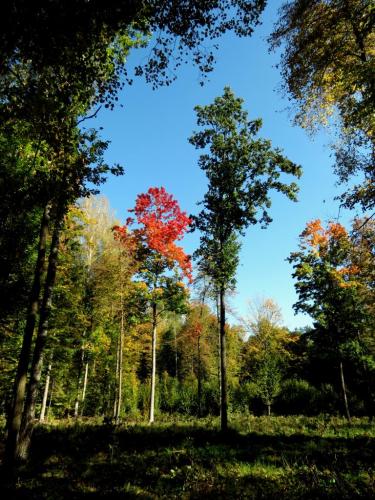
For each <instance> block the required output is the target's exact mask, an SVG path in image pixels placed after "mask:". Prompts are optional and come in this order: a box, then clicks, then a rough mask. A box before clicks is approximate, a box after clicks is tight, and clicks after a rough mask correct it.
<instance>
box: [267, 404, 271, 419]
mask: <svg viewBox="0 0 375 500" xmlns="http://www.w3.org/2000/svg"><path fill="white" fill-rule="evenodd" d="M267 415H268V416H269V417H270V416H271V403H267Z"/></svg>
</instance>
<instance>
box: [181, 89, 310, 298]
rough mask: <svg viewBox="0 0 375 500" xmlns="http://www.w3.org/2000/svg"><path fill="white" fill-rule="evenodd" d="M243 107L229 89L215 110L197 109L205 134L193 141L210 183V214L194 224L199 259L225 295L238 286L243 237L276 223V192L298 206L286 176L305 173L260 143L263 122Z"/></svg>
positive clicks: (204, 212)
mask: <svg viewBox="0 0 375 500" xmlns="http://www.w3.org/2000/svg"><path fill="white" fill-rule="evenodd" d="M242 105H243V100H242V99H239V98H236V97H235V95H234V94H233V92H232V91H231V90H230V89H229V88H228V87H226V88H225V89H224V93H223V96H221V97H217V98H216V99H215V101H214V103H213V104H211V105H208V106H197V107H196V108H195V110H196V113H197V118H198V120H197V121H198V125H199V126H200V127H202V128H203V130H202V131H200V132H195V133H194V134H193V135H192V137H191V138H190V139H189V141H190V143H191V144H193V145H194V146H195V147H196V148H197V149H201V150H203V153H202V155H201V156H200V158H199V166H200V167H201V169H202V170H203V171H204V172H205V174H206V176H207V179H208V183H209V184H208V191H207V193H206V194H205V196H204V199H203V201H202V203H201V204H202V205H203V207H204V208H203V210H202V211H201V212H200V213H199V215H198V216H197V217H195V218H194V222H195V227H196V228H197V229H199V230H200V231H201V232H202V236H201V247H200V249H199V250H198V251H197V256H198V257H199V258H200V259H201V263H202V264H201V265H203V262H204V271H205V272H206V274H207V275H208V276H210V277H211V278H212V279H213V280H214V281H215V283H216V284H217V286H220V287H224V289H226V288H228V287H230V286H231V284H232V285H233V280H234V277H235V273H236V269H237V265H238V252H239V248H240V245H239V241H238V239H237V238H238V235H241V234H244V231H245V229H246V228H247V227H248V226H249V225H251V224H256V223H258V222H259V223H261V224H262V225H263V226H266V225H268V224H269V223H270V222H271V220H272V219H271V217H270V215H269V208H270V206H271V199H270V192H271V191H272V190H275V191H280V192H282V193H284V194H285V195H286V196H287V197H288V198H290V199H292V200H296V193H297V190H298V189H297V186H296V184H295V183H294V182H292V183H291V184H285V183H284V182H283V177H282V175H283V174H291V175H295V176H297V177H299V176H300V174H301V169H300V167H299V166H297V165H296V164H294V163H293V162H291V161H290V160H288V159H287V158H286V157H284V156H283V155H282V153H281V151H280V150H279V149H277V148H276V149H274V148H273V147H272V145H271V142H270V141H269V140H266V139H260V138H257V135H258V132H259V130H260V128H261V126H262V121H261V120H260V119H258V120H252V121H248V118H247V112H246V111H244V110H243V108H242Z"/></svg>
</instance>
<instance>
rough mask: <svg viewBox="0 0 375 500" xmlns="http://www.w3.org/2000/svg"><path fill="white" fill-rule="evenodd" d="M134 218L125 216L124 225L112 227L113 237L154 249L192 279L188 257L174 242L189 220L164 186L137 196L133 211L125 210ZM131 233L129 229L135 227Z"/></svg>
mask: <svg viewBox="0 0 375 500" xmlns="http://www.w3.org/2000/svg"><path fill="white" fill-rule="evenodd" d="M129 212H133V213H134V215H135V218H132V217H128V218H127V219H126V223H125V225H124V226H122V227H119V226H115V227H114V228H113V229H114V232H115V238H117V239H120V240H121V241H123V242H125V241H126V242H127V243H128V244H129V245H130V246H132V245H133V246H134V247H135V246H137V245H138V244H141V245H143V246H145V247H146V248H148V249H150V250H154V251H155V252H157V253H159V254H160V255H162V256H163V257H165V258H166V259H167V260H168V261H170V262H175V263H176V264H177V265H178V266H179V267H180V269H181V271H182V274H183V276H184V277H186V278H187V279H188V280H189V281H191V280H192V266H191V260H190V256H189V255H186V254H185V252H184V250H183V249H182V247H180V246H178V245H176V241H179V240H181V239H182V237H183V236H184V234H185V233H186V231H187V229H188V227H189V225H190V223H191V220H190V219H189V217H188V216H187V215H186V212H182V211H181V209H180V207H179V204H178V202H177V200H175V199H174V198H173V196H172V195H171V194H169V193H167V192H166V190H165V188H164V187H160V188H158V187H152V188H150V189H149V190H148V191H147V193H142V194H139V195H138V196H137V200H136V204H135V208H134V209H132V210H129ZM135 224H136V227H135V229H133V230H131V229H130V228H131V226H133V225H135Z"/></svg>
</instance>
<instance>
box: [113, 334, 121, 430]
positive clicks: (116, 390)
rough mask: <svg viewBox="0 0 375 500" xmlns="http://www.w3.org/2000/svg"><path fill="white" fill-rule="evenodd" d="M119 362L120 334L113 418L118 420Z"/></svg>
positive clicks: (117, 350) (117, 348) (117, 349)
mask: <svg viewBox="0 0 375 500" xmlns="http://www.w3.org/2000/svg"><path fill="white" fill-rule="evenodd" d="M119 362H120V336H119V337H118V339H117V347H116V373H115V387H114V389H115V394H114V396H115V398H114V403H113V418H114V419H115V421H116V418H117V407H118V371H119Z"/></svg>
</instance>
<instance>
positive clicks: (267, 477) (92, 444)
mask: <svg viewBox="0 0 375 500" xmlns="http://www.w3.org/2000/svg"><path fill="white" fill-rule="evenodd" d="M231 425H232V428H231V430H230V431H229V432H228V434H226V435H222V434H221V433H220V432H218V431H217V426H218V421H217V420H216V419H204V420H200V421H199V422H198V423H197V422H195V421H188V420H186V421H179V422H176V421H175V422H171V421H170V420H165V421H163V422H161V423H159V424H156V425H154V426H152V427H150V426H148V425H147V424H134V423H133V424H128V425H123V426H121V427H119V428H117V429H112V428H110V427H105V426H100V425H94V424H90V422H86V423H85V424H83V423H80V424H74V423H67V422H62V423H59V424H58V425H52V426H43V427H39V428H38V429H37V430H36V432H35V435H34V441H33V448H32V453H31V460H30V463H29V464H28V465H27V466H25V467H23V468H22V469H21V470H20V471H19V474H18V477H17V479H16V486H15V487H14V488H13V490H12V491H10V490H7V491H6V492H5V496H4V495H2V496H1V498H24V499H38V500H39V499H43V498H45V499H60V498H61V499H63V498H67V499H69V500H73V499H78V498H89V499H95V498H114V499H117V498H144V499H153V498H168V499H172V498H207V499H209V498H213V499H217V498H230V499H232V498H234V499H235V498H241V499H242V498H254V499H261V498H264V499H276V500H279V499H283V498H285V499H294V498H296V499H297V498H305V499H314V498H316V499H328V498H337V499H351V498H363V499H365V498H366V499H367V498H375V493H374V492H375V465H374V463H375V424H374V423H370V422H369V421H368V420H367V419H354V420H353V422H352V425H351V426H349V425H348V424H347V423H346V421H344V420H342V419H339V418H331V417H319V418H308V417H271V418H267V417H237V418H233V419H232V421H231Z"/></svg>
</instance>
